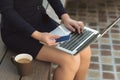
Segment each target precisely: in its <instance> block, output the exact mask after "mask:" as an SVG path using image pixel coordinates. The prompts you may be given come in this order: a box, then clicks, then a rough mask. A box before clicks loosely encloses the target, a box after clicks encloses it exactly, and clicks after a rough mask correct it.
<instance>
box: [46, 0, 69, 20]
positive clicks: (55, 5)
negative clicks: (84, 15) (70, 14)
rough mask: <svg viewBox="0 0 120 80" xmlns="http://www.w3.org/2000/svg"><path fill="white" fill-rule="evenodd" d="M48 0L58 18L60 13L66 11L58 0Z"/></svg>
mask: <svg viewBox="0 0 120 80" xmlns="http://www.w3.org/2000/svg"><path fill="white" fill-rule="evenodd" d="M48 2H49V3H50V5H51V6H52V8H53V9H54V11H55V13H56V14H57V15H58V17H59V19H61V15H62V14H64V13H67V11H66V10H65V8H64V7H63V5H62V3H61V1H60V0H48Z"/></svg>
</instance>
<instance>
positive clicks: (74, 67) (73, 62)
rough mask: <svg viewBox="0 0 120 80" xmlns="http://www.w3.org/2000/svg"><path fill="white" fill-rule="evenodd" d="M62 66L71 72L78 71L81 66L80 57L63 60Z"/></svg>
mask: <svg viewBox="0 0 120 80" xmlns="http://www.w3.org/2000/svg"><path fill="white" fill-rule="evenodd" d="M60 66H61V67H62V68H63V69H64V70H69V71H70V72H74V73H76V72H77V71H78V69H79V66H80V57H71V58H66V59H64V60H63V61H62V63H61V64H60Z"/></svg>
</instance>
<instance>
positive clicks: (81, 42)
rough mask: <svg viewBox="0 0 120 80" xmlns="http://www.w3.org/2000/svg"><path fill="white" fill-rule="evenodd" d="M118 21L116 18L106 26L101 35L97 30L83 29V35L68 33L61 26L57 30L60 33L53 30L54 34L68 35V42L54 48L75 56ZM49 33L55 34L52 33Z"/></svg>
mask: <svg viewBox="0 0 120 80" xmlns="http://www.w3.org/2000/svg"><path fill="white" fill-rule="evenodd" d="M119 20H120V17H119V18H117V19H116V20H115V21H114V22H113V23H112V24H110V25H109V26H107V27H106V28H105V29H104V30H103V32H102V33H100V32H99V31H97V30H94V29H91V28H88V27H85V28H84V33H82V34H78V33H77V32H74V33H70V31H69V30H68V29H66V28H65V26H64V25H63V24H62V25H60V26H59V27H58V28H60V29H61V31H58V30H57V29H58V28H57V29H56V30H55V33H56V32H57V34H61V35H64V34H66V35H68V34H70V40H66V41H62V42H58V45H56V46H55V48H57V49H59V50H62V51H65V52H66V53H68V54H71V55H75V54H77V53H78V52H80V51H81V50H83V49H84V48H85V47H87V46H88V45H89V44H90V43H92V42H93V41H95V40H97V39H98V38H101V37H102V36H103V35H104V34H105V33H106V32H107V31H108V30H110V29H111V28H112V27H113V26H114V25H115V24H116V23H117V22H118V21H119ZM51 33H53V34H55V33H54V31H52V32H51Z"/></svg>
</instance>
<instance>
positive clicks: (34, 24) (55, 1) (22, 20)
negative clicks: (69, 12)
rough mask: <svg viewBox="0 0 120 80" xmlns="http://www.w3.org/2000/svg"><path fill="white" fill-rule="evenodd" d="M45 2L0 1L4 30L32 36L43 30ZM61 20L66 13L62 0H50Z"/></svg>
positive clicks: (28, 0)
mask: <svg viewBox="0 0 120 80" xmlns="http://www.w3.org/2000/svg"><path fill="white" fill-rule="evenodd" d="M42 1H43V0H0V10H1V13H2V29H3V30H4V31H6V32H20V33H26V34H25V35H27V36H30V35H31V34H32V33H33V32H34V31H35V30H36V29H38V28H41V27H43V26H40V24H42V19H43V17H44V16H45V15H46V11H45V9H44V7H43V6H42ZM48 2H49V3H50V5H51V6H52V7H53V9H54V10H55V12H56V14H57V15H58V17H59V18H61V15H62V14H63V13H66V10H65V9H64V7H63V5H62V4H61V1H60V0H48Z"/></svg>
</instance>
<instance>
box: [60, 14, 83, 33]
mask: <svg viewBox="0 0 120 80" xmlns="http://www.w3.org/2000/svg"><path fill="white" fill-rule="evenodd" d="M61 18H62V22H63V23H64V25H65V26H66V27H67V28H68V29H70V30H71V31H73V32H75V31H76V30H77V32H78V33H83V30H84V23H83V22H82V21H76V20H73V19H71V18H70V17H69V15H68V14H63V15H62V17H61Z"/></svg>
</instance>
